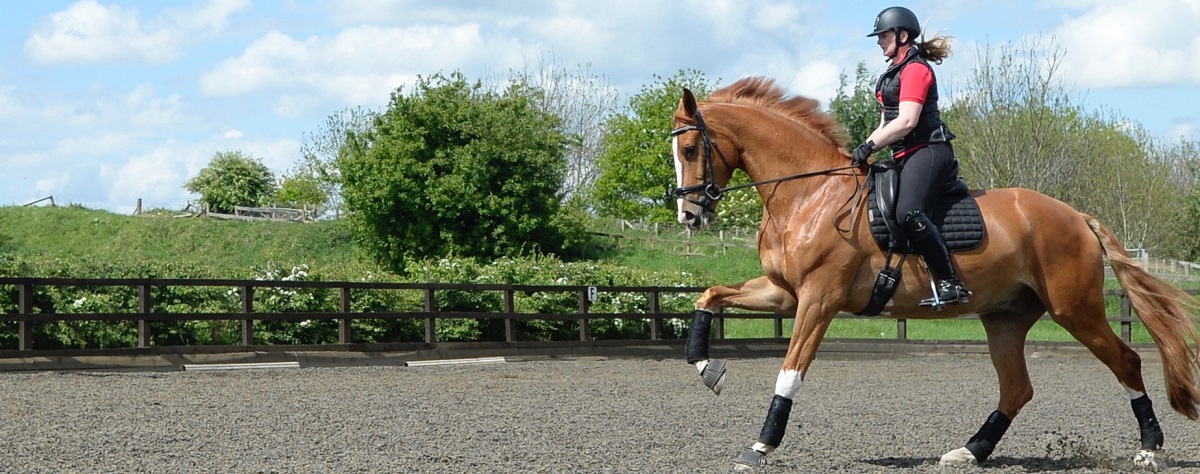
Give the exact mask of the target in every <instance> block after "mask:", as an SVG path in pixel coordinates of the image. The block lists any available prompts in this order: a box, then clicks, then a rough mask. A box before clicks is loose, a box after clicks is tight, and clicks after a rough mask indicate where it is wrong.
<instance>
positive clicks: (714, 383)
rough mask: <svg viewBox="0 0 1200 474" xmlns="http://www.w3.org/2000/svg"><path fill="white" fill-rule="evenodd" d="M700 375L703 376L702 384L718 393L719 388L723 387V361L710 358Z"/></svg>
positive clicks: (719, 392) (719, 391)
mask: <svg viewBox="0 0 1200 474" xmlns="http://www.w3.org/2000/svg"><path fill="white" fill-rule="evenodd" d="M700 376H701V377H703V378H704V386H706V387H708V388H709V389H710V390H712V391H713V393H715V394H717V395H720V394H721V389H722V388H724V387H725V361H723V360H721V359H710V360H709V361H708V365H706V366H704V371H703V372H701V373H700Z"/></svg>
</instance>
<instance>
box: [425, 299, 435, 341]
mask: <svg viewBox="0 0 1200 474" xmlns="http://www.w3.org/2000/svg"><path fill="white" fill-rule="evenodd" d="M436 311H437V295H435V294H433V288H426V289H425V312H426V313H430V314H432V313H434V312H436ZM425 342H426V343H428V344H433V343H435V342H437V321H436V320H435V319H434V317H433V316H432V315H431V316H429V317H427V318H425Z"/></svg>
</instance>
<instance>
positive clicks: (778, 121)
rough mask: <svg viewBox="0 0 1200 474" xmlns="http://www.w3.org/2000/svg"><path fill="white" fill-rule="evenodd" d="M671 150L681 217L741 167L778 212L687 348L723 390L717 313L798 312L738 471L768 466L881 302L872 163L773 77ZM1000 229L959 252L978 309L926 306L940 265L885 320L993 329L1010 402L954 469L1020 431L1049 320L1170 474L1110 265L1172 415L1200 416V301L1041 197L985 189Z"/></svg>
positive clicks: (710, 106) (957, 456) (696, 113)
mask: <svg viewBox="0 0 1200 474" xmlns="http://www.w3.org/2000/svg"><path fill="white" fill-rule="evenodd" d="M674 125H675V127H676V128H675V130H674V131H673V132H672V136H673V141H672V153H673V157H674V163H675V170H676V181H677V182H676V185H677V188H676V190H675V193H676V195H677V196H678V197H679V199H678V217H679V222H681V223H683V224H686V225H687V226H688V227H691V228H700V227H703V226H705V225H708V224H710V223H712V221H713V220H714V219H715V218H716V214H715V212H714V208H715V206H716V205H717V203H718V202H719V201H720V198H721V197H722V193H723V192H724V191H726V190H728V189H730V188H726V185H727V184H728V182H729V178H730V176H731V175H732V173H733V171H734V170H735V169H741V170H743V171H745V172H746V173H747V175H748V176H749V177H750V179H751V180H752V181H753V183H751V184H750V185H748V186H753V187H755V188H756V189H757V191H758V193H759V195H760V196H761V197H762V201H763V203H764V209H763V218H762V224H761V229H760V234H759V235H760V237H759V242H758V252H759V260H760V261H761V263H762V268H763V272H764V275H763V276H761V277H758V278H755V279H753V280H749V281H745V282H742V283H738V284H736V285H730V286H714V287H712V288H709V289H707V290H706V291H705V292H704V293H703V294H702V295H701V296H700V298H699V299H698V300H697V301H696V305H695V306H696V312H695V315H694V319H693V321H692V326H691V328H690V332H689V337H688V340H687V344H686V348H685V350H686V355H687V359H688V362H689V363H691V364H694V365H695V366H696V369H697V370H698V371H699V372H700V375H701V377H702V378H703V380H704V382H705V384H706V385H707V386H708V388H710V389H712V390H713V391H714V392H716V393H717V394H719V393H720V390H721V386H722V383H723V382H724V376H725V371H726V364H725V362H724V361H721V360H720V359H712V358H710V357H709V355H708V349H709V331H710V328H711V320H712V316H713V312H716V311H718V310H720V309H722V308H727V307H733V308H744V309H748V310H755V311H765V312H774V313H778V314H789V315H795V323H794V325H793V328H792V334H791V339H790V341H789V343H788V350H787V355H786V356H784V360H783V366H782V367H781V368H780V371H779V376H778V379H777V380H776V383H775V394H774V397H773V398H772V400H771V403H770V405H769V407H768V410H767V417H766V421H765V422H764V423H763V428H762V431H761V433H760V435H759V438H758V441H757V442H756V443H754V444H753V445H752V446H751V447H750V448H749V449H747V450H746V451H745V452H743V453H741V455H740V456H738V458H737V460H736V464H735V468H737V469H738V470H747V469H754V468H757V467H760V466H765V465H766V456H767V455H768V454H769V453H771V452H772V451H773V450H774V449H775V448H776V447H778V446H779V443H780V441H781V440H782V439H783V435H784V430H785V428H786V426H787V422H788V416H789V413H790V411H791V406H792V403H793V402H792V401H793V399H794V397H795V395H796V393H797V392H798V391H799V389H800V387H801V385H803V383H804V376H805V374H806V373H807V372H808V369H809V365H810V364H811V363H812V361H813V358H814V357H815V356H816V353H817V347H818V346H820V344H821V340H822V338H823V337H824V336H825V331H826V329H828V328H829V324H830V322H832V321H833V318H834V316H835V315H836V314H837V313H838V312H848V313H853V312H857V311H860V310H862V309H863V308H864V307H866V306H867V304H868V301H869V299H870V297H871V294H872V289H873V287H874V284H875V280H876V275H877V274H878V272H879V270H880V268H881V267H883V265H884V263H885V258H886V257H885V254H884V253H883V251H881V250H880V249H879V247H878V246H877V244H876V243H875V241H874V240H873V237H872V234H871V231H870V228H869V223H868V222H867V219H865V218H864V214H865V213H864V212H862V211H861V209H864V208H866V206H865V205H864V201H865V197H863V196H862V195H861V194H860V190H861V188H860V184H859V183H860V182H861V181H862V179H863V172H864V171H865V170H866V166H863V167H853V166H850V162H849V154H848V153H847V151H846V148H845V139H844V136H845V132H844V129H843V128H842V126H841V125H840V124H838V123H837V122H836V121H835V120H833V119H832V118H830V117H829V116H828V115H826V114H824V113H823V112H821V111H820V109H819V107H818V103H817V102H816V101H814V100H811V99H807V98H803V97H790V96H787V95H786V94H785V93H784V92H783V91H782V89H781V88H780V87H778V86H777V85H776V84H775V83H774V81H772V80H769V79H765V78H760V77H754V78H746V79H742V80H740V81H738V82H736V83H734V84H732V85H729V86H727V87H724V88H722V89H720V90H717V91H716V92H714V93H713V94H712V96H710V97H709V98H708V99H707V100H705V101H703V102H699V103H697V101H696V98H695V96H694V95H693V94H692V92H691V91H688V90H684V94H683V99H682V100H681V101H680V104H679V107H678V109H677V110H676V111H675V115H674ZM970 194H971V195H972V196H974V197H975V198H976V200H977V202H978V204H979V207H980V210H981V212H982V215H983V217H984V220H985V222H986V226H987V232H986V235H985V237H984V238H983V241H982V243H981V244H980V245H979V246H978V247H976V248H974V249H972V250H964V251H960V252H956V253H955V254H954V257H953V260H954V262H955V264H956V265H957V266H958V268H959V275H960V277H961V278H962V280H963V281H964V282H966V284H967V285H968V286H970V288H971V289H972V290H973V291H974V293H973V294H972V295H971V297H970V301H969V302H966V303H963V304H956V305H949V306H945V307H944V308H939V309H941V310H940V311H937V310H935V309H934V308H931V307H928V306H921V305H920V304H919V303H920V302H921V300H922V299H924V298H926V297H928V296H929V294H930V293H931V289H930V284H929V277H928V273H927V271H926V269H925V268H924V267H923V266H921V265H919V264H918V263H917V262H919V261H920V259H919V258H911V259H907V263H906V264H904V265H902V269H903V276H902V278H901V279H900V281H899V282H898V284H897V291H896V293H895V295H894V297H893V298H892V301H891V303H890V304H889V306H887V307H886V308H885V309H884V311H883V314H884V315H886V316H891V317H901V316H903V317H904V318H909V319H937V318H953V317H956V316H962V315H969V314H975V315H978V316H979V319H980V321H981V322H982V323H983V327H984V329H985V330H986V333H987V342H988V350H989V351H990V353H991V360H992V365H993V366H994V367H995V369H996V373H997V375H998V377H999V385H1000V400H999V403H998V406H997V408H996V411H994V412H993V413H991V414H990V415H989V416H988V417H987V419H986V421H985V422H984V424H983V425H982V427H981V428H980V429H979V431H978V432H977V433H976V434H975V435H973V436H971V437H970V438H968V440H967V442H966V443H965V444H964V445H963V446H962V447H960V448H956V449H952V450H950V451H949V452H947V453H945V454H944V455H943V456H942V457H941V459H940V464H943V465H956V464H974V463H979V462H983V461H984V460H986V459H987V457H988V455H990V454H991V453H992V451H993V449H994V448H995V446H996V444H997V443H998V442H999V441H1000V438H1001V437H1002V436H1003V435H1004V432H1005V431H1006V430H1007V428H1008V426H1009V423H1010V422H1011V420H1012V419H1013V418H1015V417H1016V416H1017V414H1019V413H1020V411H1021V408H1022V407H1024V406H1025V404H1026V403H1028V402H1029V401H1030V400H1031V399H1032V398H1033V387H1032V385H1031V383H1030V380H1029V372H1028V369H1027V367H1026V361H1025V348H1024V346H1025V340H1026V336H1027V334H1028V332H1029V330H1030V328H1031V327H1032V326H1033V324H1034V323H1035V322H1036V321H1038V319H1039V318H1041V316H1042V315H1043V314H1045V313H1049V314H1050V317H1051V318H1053V320H1054V321H1055V322H1056V323H1058V324H1059V325H1061V326H1062V327H1063V328H1065V329H1066V330H1067V331H1068V332H1069V333H1070V334H1071V335H1072V336H1074V337H1075V339H1077V340H1078V341H1079V342H1080V343H1082V344H1083V345H1084V346H1086V347H1087V348H1088V349H1089V350H1090V351H1091V353H1092V354H1094V355H1095V356H1096V357H1097V358H1098V359H1100V361H1101V362H1103V363H1104V365H1106V366H1108V368H1109V370H1111V371H1112V373H1113V374H1114V375H1115V376H1116V377H1117V381H1118V382H1120V383H1121V385H1122V386H1123V387H1124V388H1125V390H1126V392H1127V393H1128V394H1129V398H1130V401H1131V402H1130V404H1131V405H1132V408H1133V412H1134V414H1135V416H1136V418H1137V420H1138V424H1139V429H1140V435H1141V448H1140V449H1139V450H1138V451H1137V452H1136V454H1135V455H1134V462H1135V463H1136V464H1137V465H1139V466H1156V461H1155V459H1154V454H1155V452H1156V451H1157V450H1159V449H1161V447H1162V443H1163V434H1162V431H1161V429H1160V427H1159V424H1158V421H1157V418H1156V417H1155V415H1154V410H1153V407H1152V404H1151V401H1150V398H1149V397H1148V396H1147V394H1146V387H1145V385H1144V384H1143V381H1142V374H1141V358H1140V357H1139V355H1138V354H1137V353H1136V352H1135V351H1133V350H1132V349H1130V348H1129V346H1127V345H1126V344H1125V343H1124V342H1123V341H1121V339H1120V338H1118V337H1117V336H1116V334H1114V332H1113V330H1112V327H1111V326H1110V325H1109V323H1108V321H1107V317H1106V315H1105V305H1104V261H1105V259H1106V258H1107V260H1108V262H1109V264H1110V265H1111V267H1112V269H1113V272H1114V273H1115V274H1116V277H1117V280H1118V281H1119V282H1120V284H1121V286H1122V287H1123V288H1124V289H1125V291H1126V292H1127V294H1128V295H1129V298H1130V300H1131V302H1132V304H1133V308H1134V309H1135V310H1136V311H1137V314H1138V317H1139V318H1140V319H1141V320H1142V322H1143V323H1144V324H1145V327H1146V329H1147V331H1149V333H1150V335H1151V336H1152V337H1153V339H1154V341H1155V343H1156V344H1157V347H1158V350H1159V353H1160V354H1161V356H1162V363H1163V372H1164V375H1165V380H1166V391H1167V396H1168V398H1169V399H1170V402H1171V407H1172V408H1174V409H1175V410H1176V411H1178V412H1179V413H1181V414H1183V415H1184V416H1186V417H1188V418H1189V419H1193V420H1195V419H1196V418H1197V416H1198V414H1200V410H1198V407H1200V388H1198V386H1197V380H1196V376H1195V372H1194V370H1195V369H1196V368H1197V367H1198V366H1200V363H1198V360H1197V351H1196V349H1195V348H1194V344H1195V343H1196V342H1197V338H1196V331H1195V327H1194V324H1195V321H1194V320H1193V318H1195V315H1194V310H1193V309H1192V307H1194V305H1195V304H1196V300H1195V299H1194V298H1192V297H1190V296H1189V295H1187V294H1186V293H1184V292H1182V291H1180V290H1179V289H1177V288H1174V287H1172V286H1171V285H1169V284H1167V283H1165V282H1163V281H1162V280H1160V279H1158V278H1156V277H1154V276H1152V275H1150V274H1149V273H1147V272H1146V271H1144V270H1143V269H1141V268H1140V267H1139V266H1138V265H1137V264H1136V263H1135V262H1134V261H1133V260H1132V259H1130V258H1129V255H1128V254H1127V253H1126V252H1125V249H1124V248H1123V246H1122V245H1121V244H1120V243H1119V242H1117V239H1116V237H1115V236H1114V235H1113V233H1112V232H1111V231H1109V230H1108V228H1106V227H1105V226H1104V225H1103V224H1101V223H1100V222H1098V221H1097V220H1096V219H1095V218H1093V217H1091V216H1089V215H1087V214H1083V213H1080V212H1078V211H1076V210H1075V209H1073V208H1071V207H1070V206H1068V205H1067V204H1064V203H1063V202H1061V201H1058V200H1055V199H1053V198H1050V197H1047V196H1045V195H1043V194H1039V193H1037V192H1034V191H1030V190H1027V189H990V190H973V191H971V192H970Z"/></svg>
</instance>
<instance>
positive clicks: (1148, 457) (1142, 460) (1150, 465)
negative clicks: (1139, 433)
mask: <svg viewBox="0 0 1200 474" xmlns="http://www.w3.org/2000/svg"><path fill="white" fill-rule="evenodd" d="M1133 465H1134V466H1137V467H1140V468H1144V469H1158V461H1155V460H1154V451H1150V450H1148V449H1143V450H1141V451H1138V453H1137V454H1136V455H1135V456H1133Z"/></svg>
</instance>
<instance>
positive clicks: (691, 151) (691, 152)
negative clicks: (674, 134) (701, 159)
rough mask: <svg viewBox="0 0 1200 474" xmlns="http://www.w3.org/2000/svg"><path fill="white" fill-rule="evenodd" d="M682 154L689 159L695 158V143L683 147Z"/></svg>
mask: <svg viewBox="0 0 1200 474" xmlns="http://www.w3.org/2000/svg"><path fill="white" fill-rule="evenodd" d="M683 156H684V157H685V158H687V159H689V160H692V159H695V158H696V145H688V146H685V147H683Z"/></svg>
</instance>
